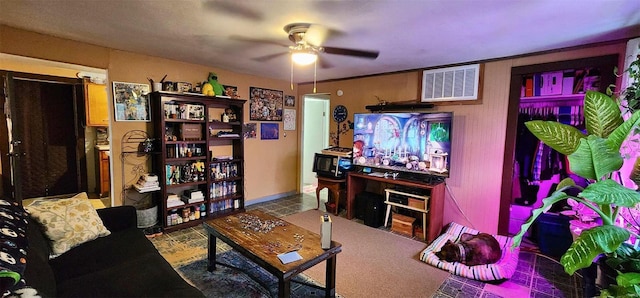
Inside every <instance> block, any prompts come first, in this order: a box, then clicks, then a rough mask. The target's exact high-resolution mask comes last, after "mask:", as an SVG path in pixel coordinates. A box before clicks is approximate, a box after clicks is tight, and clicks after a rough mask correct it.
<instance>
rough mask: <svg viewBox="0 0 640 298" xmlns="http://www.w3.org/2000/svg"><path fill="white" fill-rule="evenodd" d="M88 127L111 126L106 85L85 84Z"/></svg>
mask: <svg viewBox="0 0 640 298" xmlns="http://www.w3.org/2000/svg"><path fill="white" fill-rule="evenodd" d="M84 92H85V94H84V100H85V114H86V125H87V126H109V104H108V102H107V90H106V85H104V84H94V83H90V82H85V83H84Z"/></svg>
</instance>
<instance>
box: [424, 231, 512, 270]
mask: <svg viewBox="0 0 640 298" xmlns="http://www.w3.org/2000/svg"><path fill="white" fill-rule="evenodd" d="M464 233H469V234H474V235H475V234H478V231H477V230H474V229H472V228H469V227H465V226H463V225H460V224H457V223H455V222H452V223H450V224H449V226H448V228H447V229H446V231H445V232H444V233H443V234H442V235H440V236H438V238H436V239H435V240H433V242H431V244H429V246H427V248H425V249H424V250H423V251H422V253H420V260H422V261H424V262H426V263H427V264H429V265H432V266H434V267H437V268H440V269H442V270H446V271H449V272H451V273H452V274H455V275H459V276H463V277H466V278H471V279H475V280H481V281H499V280H505V279H509V278H511V276H513V273H514V272H515V271H516V266H517V265H518V254H519V253H520V248H519V247H516V248H513V249H511V245H512V244H513V238H511V237H506V236H500V235H492V236H493V237H495V238H496V240H498V242H499V243H500V247H501V248H502V257H501V258H500V260H498V262H496V263H493V264H488V265H477V266H467V265H464V264H462V263H458V262H453V263H449V262H447V261H443V260H440V258H438V257H437V256H436V254H435V252H437V251H440V248H442V246H444V244H445V243H447V240H451V241H452V242H457V241H458V240H459V239H460V236H461V235H462V234H464Z"/></svg>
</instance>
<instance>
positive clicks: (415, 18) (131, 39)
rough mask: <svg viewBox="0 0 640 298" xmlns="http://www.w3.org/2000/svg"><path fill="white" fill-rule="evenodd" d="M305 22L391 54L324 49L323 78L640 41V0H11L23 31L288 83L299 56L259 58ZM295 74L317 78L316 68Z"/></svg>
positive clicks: (10, 9) (282, 47)
mask: <svg viewBox="0 0 640 298" xmlns="http://www.w3.org/2000/svg"><path fill="white" fill-rule="evenodd" d="M295 22H303V23H311V24H319V25H322V26H323V27H324V28H327V29H329V30H330V31H331V32H333V33H334V34H332V35H330V36H329V38H327V39H326V40H325V42H324V43H323V44H322V45H324V46H328V47H343V48H350V49H364V50H377V51H379V52H380V54H379V56H378V58H377V59H375V60H371V59H364V58H356V57H350V56H342V55H333V54H328V53H321V59H322V61H324V62H326V63H328V64H331V65H332V67H330V68H321V67H318V68H317V79H318V80H319V81H321V80H329V79H340V78H348V77H354V76H362V75H370V74H379V73H387V72H395V71H403V70H410V69H420V68H429V67H434V66H442V65H450V64H458V63H467V62H474V61H482V60H487V59H495V58H503V57H510V56H516V55H522V54H527V53H535V52H541V51H548V50H555V49H561V48H567V47H573V46H578V45H584V44H591V43H598V42H606V41H612V40H618V39H623V38H632V37H637V36H640V1H638V0H607V1H602V0H484V1H480V0H422V1H419V0H374V1H368V0H351V1H347V0H343V1H340V0H332V1H312V0H272V1H267V0H262V1H252V0H173V1H171V0H110V1H107V0H103V1H92V0H54V1H51V0H0V23H1V24H5V25H8V26H11V27H16V28H21V29H25V30H30V31H35V32H40V33H44V34H48V35H53V36H58V37H62V38H67V39H72V40H77V41H82V42H86V43H90V44H95V45H100V46H105V47H109V48H114V49H120V50H125V51H131V52H136V53H142V54H146V55H151V56H158V57H164V58H169V59H174V60H179V61H185V62H190V63H195V64H200V65H207V66H211V67H215V68H221V69H226V70H230V71H234V72H239V73H246V74H252V75H256V76H261V77H270V78H276V79H281V80H287V81H288V80H289V79H290V77H291V64H290V61H289V60H288V56H287V55H280V56H278V57H276V58H273V59H269V60H266V61H258V60H260V59H257V58H259V57H264V56H266V55H272V54H277V53H283V52H286V51H288V49H287V48H286V46H289V45H293V43H292V42H291V41H289V39H288V34H287V32H285V31H284V30H283V27H284V26H285V25H287V24H290V23H295ZM258 39H259V40H265V41H268V42H266V43H259V42H255V40H258ZM170 71H171V70H170V69H167V72H170ZM293 77H294V78H293V79H294V81H295V82H310V81H313V77H314V67H313V65H311V66H304V67H300V66H296V67H295V70H294V73H293ZM221 80H222V81H224V78H221Z"/></svg>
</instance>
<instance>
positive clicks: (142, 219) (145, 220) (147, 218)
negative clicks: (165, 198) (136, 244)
mask: <svg viewBox="0 0 640 298" xmlns="http://www.w3.org/2000/svg"><path fill="white" fill-rule="evenodd" d="M136 215H137V216H138V228H148V227H152V226H154V225H156V224H157V223H158V206H153V207H151V208H149V209H143V210H136Z"/></svg>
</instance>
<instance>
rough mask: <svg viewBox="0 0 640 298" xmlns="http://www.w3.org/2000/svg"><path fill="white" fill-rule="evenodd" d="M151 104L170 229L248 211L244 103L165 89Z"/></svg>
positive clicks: (156, 162) (164, 212)
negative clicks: (245, 184) (246, 201)
mask: <svg viewBox="0 0 640 298" xmlns="http://www.w3.org/2000/svg"><path fill="white" fill-rule="evenodd" d="M151 103H152V113H153V115H152V116H153V119H154V120H153V121H154V131H155V134H156V138H157V139H158V147H159V148H158V151H159V154H158V155H157V157H155V158H154V163H153V164H154V171H155V172H156V173H157V174H158V176H159V177H160V179H161V183H160V192H159V193H160V195H159V197H160V206H161V208H160V209H161V210H160V212H159V213H160V222H162V226H163V228H164V229H165V231H172V230H178V229H183V228H187V227H191V226H195V225H198V224H200V223H202V221H204V220H206V219H209V218H215V217H218V216H222V215H227V214H231V213H235V212H241V211H243V210H244V142H243V138H242V111H243V106H244V103H245V101H244V100H237V99H228V98H218V97H204V96H200V95H196V94H179V93H173V92H162V91H160V92H152V93H151ZM222 115H224V116H222Z"/></svg>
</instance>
